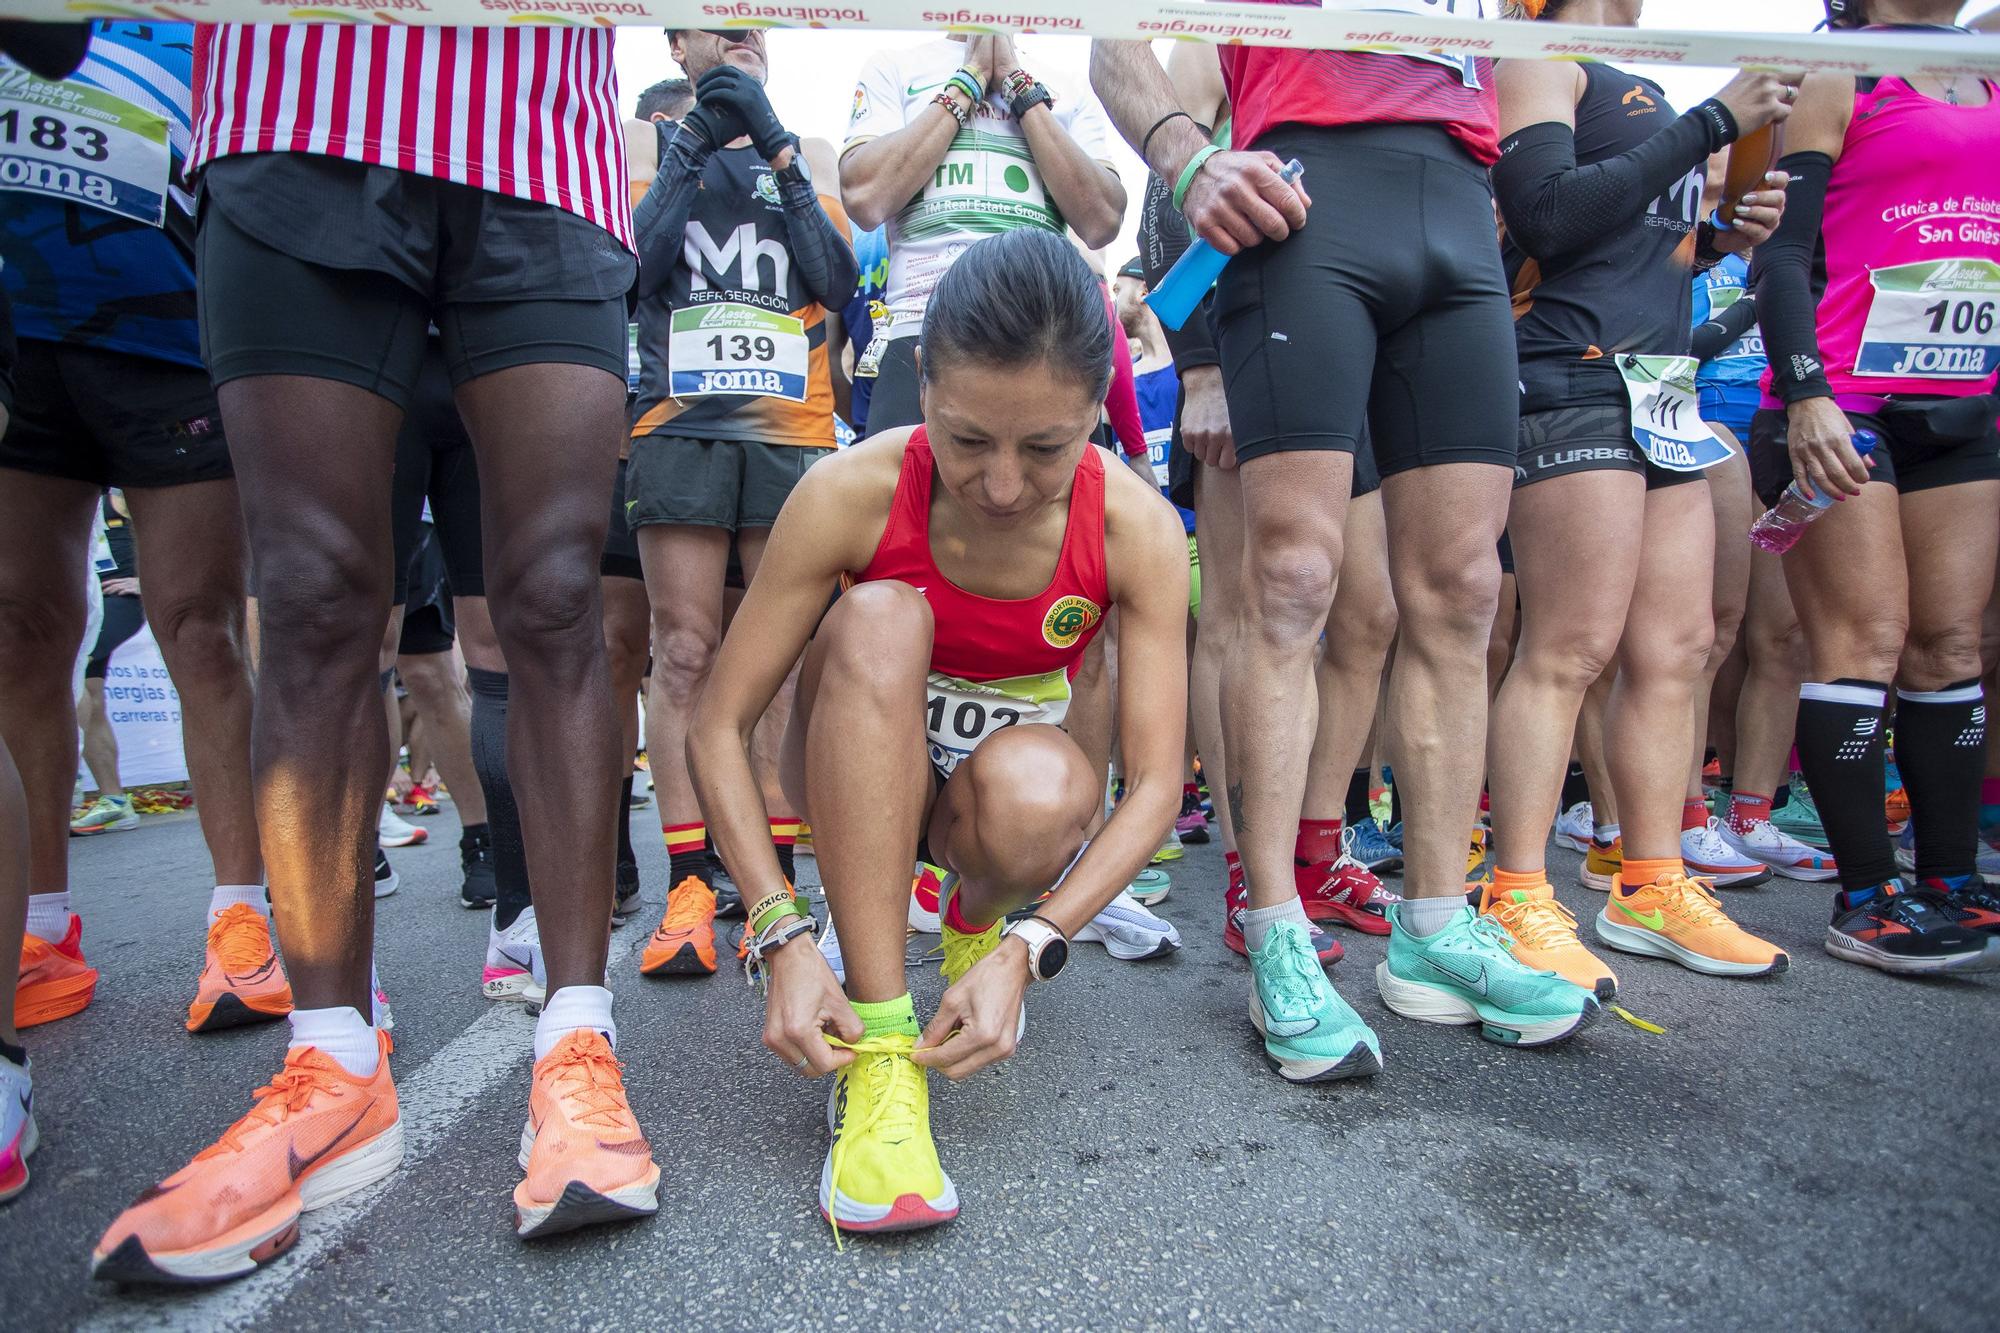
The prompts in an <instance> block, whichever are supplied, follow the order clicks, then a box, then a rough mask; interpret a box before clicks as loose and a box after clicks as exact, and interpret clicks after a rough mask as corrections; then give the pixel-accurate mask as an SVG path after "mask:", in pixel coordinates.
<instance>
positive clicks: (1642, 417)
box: [1618, 354, 1729, 472]
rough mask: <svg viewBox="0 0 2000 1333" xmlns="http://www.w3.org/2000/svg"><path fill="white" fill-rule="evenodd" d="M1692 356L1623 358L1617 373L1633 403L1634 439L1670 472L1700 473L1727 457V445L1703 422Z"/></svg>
mask: <svg viewBox="0 0 2000 1333" xmlns="http://www.w3.org/2000/svg"><path fill="white" fill-rule="evenodd" d="M1698 364H1699V363H1698V362H1697V361H1696V360H1695V359H1694V358H1693V357H1691V356H1631V355H1624V354H1621V355H1620V356H1619V358H1618V373H1619V374H1620V375H1622V376H1623V377H1624V379H1625V395H1626V397H1627V398H1629V399H1630V400H1631V403H1632V438H1633V439H1634V440H1635V441H1637V443H1638V445H1639V447H1640V448H1642V449H1644V450H1645V451H1646V457H1647V458H1649V459H1651V460H1652V461H1653V462H1654V463H1655V464H1657V465H1658V466H1660V467H1663V468H1666V469H1667V470H1668V471H1670V472H1700V471H1701V470H1702V469H1704V468H1711V467H1714V466H1715V465H1716V464H1717V463H1720V462H1721V461H1722V460H1723V459H1725V458H1727V457H1729V446H1728V445H1726V444H1724V443H1723V442H1722V441H1721V440H1719V439H1717V438H1716V437H1715V432H1714V431H1712V430H1710V429H1709V428H1708V424H1707V423H1706V422H1704V421H1703V420H1702V419H1701V400H1700V395H1699V394H1698V393H1697V392H1696V390H1695V385H1694V372H1695V367H1696V366H1697V365H1698Z"/></svg>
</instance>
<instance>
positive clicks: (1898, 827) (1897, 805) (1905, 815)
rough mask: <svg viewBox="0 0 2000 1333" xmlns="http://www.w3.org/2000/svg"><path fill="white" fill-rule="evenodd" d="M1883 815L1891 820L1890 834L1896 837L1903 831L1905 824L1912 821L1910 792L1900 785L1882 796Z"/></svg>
mask: <svg viewBox="0 0 2000 1333" xmlns="http://www.w3.org/2000/svg"><path fill="white" fill-rule="evenodd" d="M1882 816H1883V818H1885V819H1887V820H1888V821H1889V834H1890V836H1891V837H1894V836H1895V835H1896V834H1898V833H1901V832H1902V831H1903V825H1905V824H1907V823H1909V822H1910V793H1909V791H1908V790H1907V789H1906V788H1903V787H1898V788H1896V790H1894V791H1892V792H1890V793H1889V794H1888V795H1887V796H1884V797H1883V798H1882Z"/></svg>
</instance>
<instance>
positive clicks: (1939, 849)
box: [1815, 680, 1986, 879]
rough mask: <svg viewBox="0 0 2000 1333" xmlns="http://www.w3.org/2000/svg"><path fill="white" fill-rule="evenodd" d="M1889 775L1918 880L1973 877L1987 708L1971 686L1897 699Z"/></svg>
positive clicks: (1901, 694)
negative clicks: (1902, 800)
mask: <svg viewBox="0 0 2000 1333" xmlns="http://www.w3.org/2000/svg"><path fill="white" fill-rule="evenodd" d="M1896 769H1897V771H1898V772H1899V773H1901V774H1902V776H1903V787H1904V789H1905V790H1907V791H1908V792H1909V794H1910V822H1911V823H1912V824H1913V825H1914V826H1915V831H1914V833H1913V835H1912V836H1913V837H1914V838H1915V840H1916V844H1917V878H1918V879H1929V878H1931V877H1933V876H1939V877H1943V878H1947V879H1948V878H1950V877H1952V876H1955V875H1969V874H1971V873H1973V871H1975V870H1977V869H1978V866H1979V860H1978V848H1979V779H1980V777H1981V775H1982V774H1983V773H1984V772H1985V769H1986V701H1985V698H1984V695H1983V694H1982V692H1981V690H1980V687H1979V682H1978V681H1977V680H1962V681H1959V682H1958V683H1957V684H1955V685H1947V686H1945V687H1944V688H1943V689H1941V690H1931V691H1927V692H1921V691H1910V690H1897V691H1896ZM1815 791H1817V789H1815Z"/></svg>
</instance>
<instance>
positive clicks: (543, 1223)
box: [514, 1031, 660, 1239]
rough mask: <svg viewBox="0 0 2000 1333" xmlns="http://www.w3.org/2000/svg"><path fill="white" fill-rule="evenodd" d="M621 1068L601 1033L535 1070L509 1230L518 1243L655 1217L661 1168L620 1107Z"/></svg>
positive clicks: (569, 1041) (566, 1047)
mask: <svg viewBox="0 0 2000 1333" xmlns="http://www.w3.org/2000/svg"><path fill="white" fill-rule="evenodd" d="M622 1068H623V1066H622V1065H620V1064H619V1063H618V1057H617V1056H615V1055H613V1054H612V1053H611V1043H610V1042H608V1041H606V1040H605V1039H604V1034H603V1033H601V1032H592V1031H577V1032H572V1033H570V1034H568V1035H567V1036H565V1037H564V1038H563V1039H562V1040H561V1041H559V1042H557V1043H556V1046H555V1049H554V1050H552V1051H550V1052H549V1053H548V1055H547V1057H546V1058H544V1059H542V1060H541V1061H539V1062H537V1063H536V1065H535V1082H534V1086H533V1088H532V1089H531V1090H530V1091H529V1093H528V1123H527V1124H525V1125H523V1126H522V1127H521V1169H522V1170H523V1171H526V1172H527V1173H528V1175H527V1178H526V1179H525V1180H523V1181H522V1182H521V1183H520V1184H518V1185H516V1186H515V1187H514V1230H515V1232H516V1234H518V1235H520V1236H521V1237H522V1238H523V1239H533V1238H534V1237H537V1236H553V1235H555V1234H556V1233H557V1232H561V1231H574V1230H575V1229H576V1228H578V1227H584V1226H589V1225H591V1224H592V1223H595V1222H628V1221H631V1220H632V1219H633V1218H637V1217H645V1216H647V1215H648V1214H651V1213H655V1212H658V1211H659V1207H660V1200H659V1192H660V1168H659V1167H657V1166H655V1165H654V1164H653V1146H652V1145H651V1144H650V1143H647V1142H646V1136H645V1135H644V1134H642V1133H640V1132H639V1122H638V1121H637V1120H635V1119H633V1117H632V1108H631V1106H630V1105H628V1104H627V1103H626V1101H625V1079H624V1076H623V1075H622V1074H620V1073H619V1070H620V1069H622Z"/></svg>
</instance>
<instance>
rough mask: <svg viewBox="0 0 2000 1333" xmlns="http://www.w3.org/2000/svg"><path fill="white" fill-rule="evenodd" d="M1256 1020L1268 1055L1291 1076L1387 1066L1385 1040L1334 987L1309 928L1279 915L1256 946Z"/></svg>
mask: <svg viewBox="0 0 2000 1333" xmlns="http://www.w3.org/2000/svg"><path fill="white" fill-rule="evenodd" d="M1250 1022H1251V1025H1252V1026H1254V1027H1255V1028H1256V1029H1257V1032H1258V1034H1259V1035H1260V1036H1262V1037H1263V1038H1264V1058H1265V1059H1267V1060H1269V1061H1270V1062H1271V1063H1272V1064H1274V1065H1276V1066H1277V1068H1278V1074H1279V1076H1280V1077H1282V1078H1284V1079H1285V1080H1286V1081H1287V1082H1291V1083H1330V1082H1332V1081H1333V1080H1334V1079H1338V1078H1364V1077H1366V1076H1368V1075H1370V1074H1379V1073H1381V1072H1382V1047H1381V1045H1380V1043H1378V1042H1377V1041H1376V1040H1375V1033H1374V1032H1373V1031H1372V1030H1371V1029H1370V1028H1369V1026H1368V1025H1367V1024H1366V1023H1364V1022H1362V1021H1361V1015H1359V1014H1357V1013H1355V1012H1354V1010H1353V1009H1351V1008H1349V1007H1348V1004H1347V1001H1345V1000H1343V999H1341V998H1340V995H1339V993H1338V992H1336V991H1335V990H1334V989H1333V983H1332V982H1330V981H1328V980H1327V979H1326V973H1325V972H1324V971H1322V970H1321V968H1320V963H1319V957H1318V955H1316V954H1315V953H1314V952H1313V946H1312V938H1311V936H1310V935H1309V934H1308V933H1307V931H1306V929H1305V927H1303V926H1301V925H1299V924H1297V923H1296V922H1292V921H1280V922H1279V923H1278V924H1277V925H1275V926H1273V927H1271V930H1270V933H1269V934H1267V935H1266V936H1265V937H1264V947H1263V948H1262V949H1252V950H1251V951H1250Z"/></svg>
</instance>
